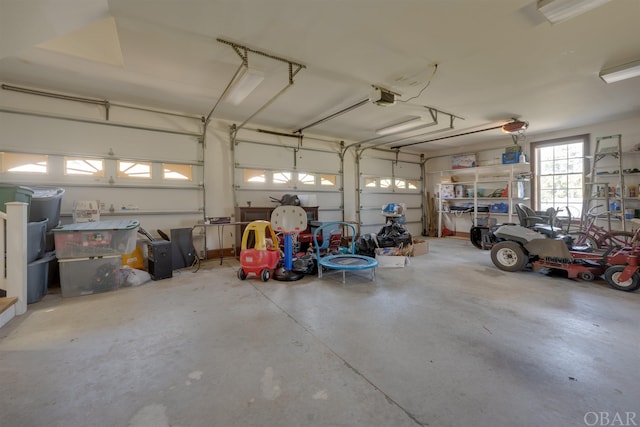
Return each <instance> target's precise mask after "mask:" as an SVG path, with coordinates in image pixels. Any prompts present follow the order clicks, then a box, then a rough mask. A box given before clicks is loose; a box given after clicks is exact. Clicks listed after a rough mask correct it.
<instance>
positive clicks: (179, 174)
mask: <svg viewBox="0 0 640 427" xmlns="http://www.w3.org/2000/svg"><path fill="white" fill-rule="evenodd" d="M162 178H164V179H168V180H177V181H193V166H191V165H183V164H172V163H163V164H162Z"/></svg>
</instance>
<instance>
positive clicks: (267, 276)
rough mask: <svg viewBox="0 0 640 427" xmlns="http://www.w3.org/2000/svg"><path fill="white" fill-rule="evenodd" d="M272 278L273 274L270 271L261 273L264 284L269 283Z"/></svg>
mask: <svg viewBox="0 0 640 427" xmlns="http://www.w3.org/2000/svg"><path fill="white" fill-rule="evenodd" d="M270 278H271V272H270V271H269V270H266V269H265V270H262V272H261V273H260V279H261V280H262V281H263V282H268V281H269V279H270Z"/></svg>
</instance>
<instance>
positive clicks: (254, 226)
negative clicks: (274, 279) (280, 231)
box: [238, 221, 282, 282]
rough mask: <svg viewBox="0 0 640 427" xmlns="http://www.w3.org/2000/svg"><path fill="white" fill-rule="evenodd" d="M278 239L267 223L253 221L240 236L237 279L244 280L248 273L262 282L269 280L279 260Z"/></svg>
mask: <svg viewBox="0 0 640 427" xmlns="http://www.w3.org/2000/svg"><path fill="white" fill-rule="evenodd" d="M281 255H282V254H281V252H280V249H279V247H278V238H277V236H276V233H275V232H274V231H273V229H272V228H271V223H270V222H269V221H253V222H251V223H249V224H248V225H247V227H246V228H245V230H244V233H243V234H242V246H241V247H240V268H239V269H238V278H239V279H240V280H244V279H246V278H247V276H248V275H249V274H250V273H253V274H255V275H256V276H258V277H260V279H261V280H262V281H263V282H266V281H268V280H269V279H270V278H271V275H272V273H273V270H274V269H275V268H276V267H277V266H278V262H279V261H280V259H281Z"/></svg>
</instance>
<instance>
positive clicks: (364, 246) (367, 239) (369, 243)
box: [355, 233, 378, 257]
mask: <svg viewBox="0 0 640 427" xmlns="http://www.w3.org/2000/svg"><path fill="white" fill-rule="evenodd" d="M377 247H378V243H377V242H376V235H375V234H374V233H369V234H363V235H362V236H360V237H358V240H356V243H355V252H356V254H358V255H364V256H370V257H375V256H376V248H377Z"/></svg>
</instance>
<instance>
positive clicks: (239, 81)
mask: <svg viewBox="0 0 640 427" xmlns="http://www.w3.org/2000/svg"><path fill="white" fill-rule="evenodd" d="M263 80H264V74H263V73H261V72H260V71H257V70H252V69H250V68H249V67H247V66H244V67H243V68H242V71H241V72H240V74H239V75H238V77H237V78H236V80H235V81H234V82H233V85H232V86H231V89H230V90H229V93H228V94H227V101H228V102H229V103H230V104H232V105H240V103H241V102H242V101H244V100H245V99H246V98H247V96H249V94H250V93H251V92H253V91H254V90H255V89H256V88H257V87H258V85H259V84H260V83H262V81H263Z"/></svg>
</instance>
